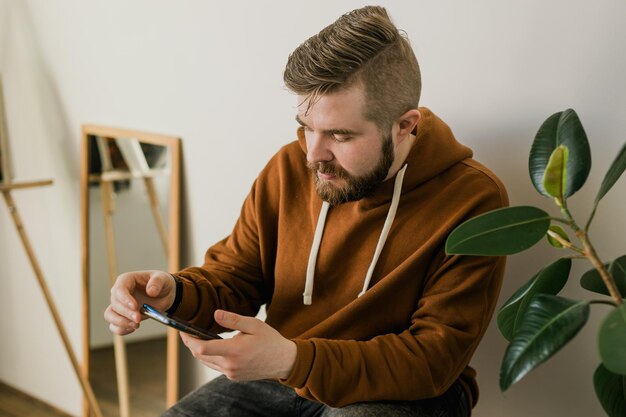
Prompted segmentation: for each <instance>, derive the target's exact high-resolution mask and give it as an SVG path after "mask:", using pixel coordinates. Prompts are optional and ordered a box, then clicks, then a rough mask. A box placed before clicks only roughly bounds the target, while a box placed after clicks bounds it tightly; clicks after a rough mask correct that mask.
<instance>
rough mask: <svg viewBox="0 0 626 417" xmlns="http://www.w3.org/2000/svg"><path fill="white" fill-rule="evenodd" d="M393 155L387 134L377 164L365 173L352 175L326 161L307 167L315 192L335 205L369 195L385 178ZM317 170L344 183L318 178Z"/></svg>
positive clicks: (390, 141)
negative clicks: (333, 182) (311, 176)
mask: <svg viewBox="0 0 626 417" xmlns="http://www.w3.org/2000/svg"><path fill="white" fill-rule="evenodd" d="M394 156H395V155H394V150H393V141H392V140H391V135H389V136H387V137H384V138H383V144H382V154H381V156H380V160H379V161H378V164H377V165H376V166H375V167H374V168H373V169H372V170H371V171H370V172H369V173H367V174H364V175H360V176H354V175H352V174H350V173H349V172H347V171H346V170H345V169H343V168H342V167H341V166H340V165H335V164H332V163H328V162H317V163H308V164H307V167H308V168H309V170H310V171H311V174H312V175H313V181H314V183H315V191H316V192H317V194H318V195H319V196H320V197H321V199H322V200H324V201H327V202H328V203H329V204H330V205H331V206H337V205H339V204H342V203H346V202H348V201H357V200H360V199H362V198H363V197H367V196H368V195H370V194H371V193H372V191H373V190H374V188H375V187H376V186H377V185H378V184H380V183H381V182H383V181H384V180H385V178H387V174H388V173H389V168H391V165H392V164H393V160H394ZM318 172H321V173H323V174H330V175H334V176H335V177H336V178H341V179H343V180H344V182H345V184H344V185H342V186H336V185H333V184H332V183H331V182H330V181H326V180H322V179H320V178H319V176H318V175H317V173H318Z"/></svg>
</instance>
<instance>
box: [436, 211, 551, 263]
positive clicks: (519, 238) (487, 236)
mask: <svg viewBox="0 0 626 417" xmlns="http://www.w3.org/2000/svg"><path fill="white" fill-rule="evenodd" d="M549 226H550V215H548V213H546V212H545V211H543V210H541V209H539V208H536V207H531V206H517V207H504V208H500V209H497V210H492V211H490V212H487V213H484V214H481V215H479V216H476V217H474V218H472V219H470V220H468V221H466V222H465V223H463V224H461V225H459V226H458V227H457V228H456V229H454V230H453V231H452V233H450V235H449V236H448V239H447V241H446V253H447V254H462V255H481V256H504V255H511V254H513V253H518V252H522V251H524V250H526V249H528V248H530V247H531V246H533V245H534V244H535V243H537V242H538V241H539V240H541V238H542V237H543V236H544V235H545V234H546V231H547V230H548V227H549Z"/></svg>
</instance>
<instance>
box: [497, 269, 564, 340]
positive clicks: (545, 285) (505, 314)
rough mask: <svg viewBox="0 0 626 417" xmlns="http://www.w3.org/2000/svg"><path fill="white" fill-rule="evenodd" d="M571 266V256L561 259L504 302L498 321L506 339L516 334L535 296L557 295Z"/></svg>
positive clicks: (536, 275) (540, 272)
mask: <svg viewBox="0 0 626 417" xmlns="http://www.w3.org/2000/svg"><path fill="white" fill-rule="evenodd" d="M571 267H572V260H571V259H570V258H562V259H559V260H558V261H556V262H554V263H552V264H550V265H548V266H546V267H545V268H543V269H542V270H541V271H539V272H538V273H536V274H535V276H533V277H532V278H531V279H530V280H529V281H528V282H527V283H526V284H524V285H523V286H522V287H520V288H519V289H518V290H517V291H516V292H515V293H514V294H513V295H512V296H511V297H510V298H509V299H508V300H507V301H506V302H505V303H504V305H503V306H502V308H500V311H498V317H497V323H498V328H499V329H500V333H502V335H503V336H504V338H505V339H506V340H508V341H509V342H510V341H511V340H512V339H513V337H514V336H515V333H516V331H517V330H518V329H519V327H520V325H521V322H522V318H523V317H524V314H525V313H526V310H527V309H528V304H529V303H530V301H531V300H532V298H533V296H535V295H536V294H552V295H557V294H558V293H559V291H561V290H562V289H563V287H564V286H565V283H566V282H567V278H568V277H569V273H570V269H571Z"/></svg>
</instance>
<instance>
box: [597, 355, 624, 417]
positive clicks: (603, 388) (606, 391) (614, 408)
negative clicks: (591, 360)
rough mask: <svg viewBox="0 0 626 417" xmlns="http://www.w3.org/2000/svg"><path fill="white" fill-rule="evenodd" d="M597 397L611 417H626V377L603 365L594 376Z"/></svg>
mask: <svg viewBox="0 0 626 417" xmlns="http://www.w3.org/2000/svg"><path fill="white" fill-rule="evenodd" d="M593 387H594V389H595V391H596V397H598V400H599V401H600V404H601V405H602V408H603V409H604V411H605V412H606V414H607V415H608V416H609V417H624V416H626V377H625V376H624V375H618V374H614V373H613V372H611V371H609V370H608V369H606V367H605V366H604V365H602V364H600V366H598V368H596V371H595V372H594V374H593Z"/></svg>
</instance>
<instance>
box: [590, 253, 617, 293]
mask: <svg viewBox="0 0 626 417" xmlns="http://www.w3.org/2000/svg"><path fill="white" fill-rule="evenodd" d="M605 266H606V267H607V269H608V270H609V272H610V273H611V275H612V276H613V279H614V280H615V285H617V289H618V290H619V292H620V294H621V295H622V298H624V297H626V255H623V256H620V257H619V258H617V259H614V260H613V261H611V262H610V263H608V264H605ZM580 286H581V287H583V288H584V289H586V290H589V291H592V292H595V293H598V294H604V295H608V296H610V295H611V294H609V290H608V289H607V288H606V285H604V281H603V280H602V277H601V276H600V273H599V272H598V270H597V269H595V268H593V269H590V270H589V271H587V272H585V273H584V274H583V276H582V277H580Z"/></svg>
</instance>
